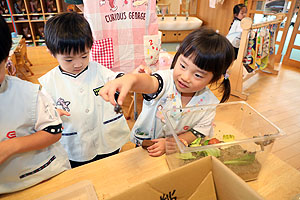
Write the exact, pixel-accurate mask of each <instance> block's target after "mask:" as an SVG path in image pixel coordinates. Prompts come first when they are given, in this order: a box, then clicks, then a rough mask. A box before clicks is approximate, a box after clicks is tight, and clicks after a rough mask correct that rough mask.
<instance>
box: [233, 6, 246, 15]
mask: <svg viewBox="0 0 300 200" xmlns="http://www.w3.org/2000/svg"><path fill="white" fill-rule="evenodd" d="M242 8H246V9H247V6H246V5H245V4H242V3H240V4H237V5H235V6H234V7H233V16H234V18H236V16H237V15H239V13H240V11H241V9H242Z"/></svg>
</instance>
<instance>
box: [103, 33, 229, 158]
mask: <svg viewBox="0 0 300 200" xmlns="http://www.w3.org/2000/svg"><path fill="white" fill-rule="evenodd" d="M233 58H234V50H233V47H232V45H231V44H230V42H229V41H228V40H227V39H226V38H225V37H224V36H222V35H220V34H218V33H216V32H215V31H213V30H211V29H204V28H201V29H198V30H196V31H194V32H192V33H191V34H189V35H188V36H187V37H186V38H185V39H184V41H183V43H182V44H181V46H180V48H179V49H178V52H177V53H176V55H175V57H174V60H173V62H172V65H171V69H168V70H162V71H157V72H156V73H154V74H152V75H151V76H150V75H148V74H146V73H144V74H127V75H125V76H123V77H121V78H119V79H116V80H113V81H111V82H108V83H107V84H106V85H105V86H104V87H103V88H102V89H101V90H100V95H101V96H102V97H103V98H104V100H106V101H110V102H111V103H112V104H113V105H115V104H116V103H115V101H114V93H115V91H119V92H120V95H119V99H118V103H119V104H120V105H122V103H123V100H124V98H125V96H126V94H127V93H128V91H129V90H133V91H135V92H142V93H144V94H145V95H144V102H143V109H142V112H141V114H140V116H139V118H138V119H137V121H136V123H135V125H134V127H133V129H132V132H131V141H133V142H135V143H136V144H137V145H142V146H144V145H143V142H144V140H151V142H150V146H149V147H148V148H147V150H148V152H149V155H150V156H160V155H162V154H164V153H165V138H163V137H164V135H163V128H164V125H165V124H164V119H163V116H162V109H170V108H174V107H176V108H182V107H186V106H194V105H207V104H216V103H219V100H218V99H217V98H216V97H215V96H214V94H213V93H212V92H211V91H210V90H209V88H208V87H207V85H208V84H212V83H216V82H217V81H219V80H220V78H221V77H222V76H224V78H223V80H222V82H221V85H222V87H223V88H222V89H223V97H222V99H221V102H225V101H226V100H227V99H228V98H229V95H230V82H229V80H228V75H227V74H226V71H227V69H228V67H229V66H230V64H231V63H232V61H233ZM214 115H215V114H214V113H205V115H203V116H201V122H200V123H201V124H200V123H199V124H198V125H196V127H193V128H192V129H189V131H187V130H186V129H185V133H184V134H181V135H179V138H180V139H181V141H183V142H184V143H186V144H190V143H191V142H192V141H194V140H195V139H196V138H197V137H205V136H211V133H210V130H211V122H212V120H213V118H214ZM199 117H200V116H199ZM199 119H200V118H199ZM198 121H199V120H198ZM145 143H146V142H145ZM147 143H149V141H147Z"/></svg>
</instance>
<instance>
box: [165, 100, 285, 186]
mask: <svg viewBox="0 0 300 200" xmlns="http://www.w3.org/2000/svg"><path fill="white" fill-rule="evenodd" d="M163 114H164V117H165V121H166V127H165V130H164V133H165V137H166V159H167V163H168V166H169V168H170V169H171V170H172V169H175V168H177V167H180V166H182V165H185V164H187V163H189V162H192V161H194V160H197V159H200V158H202V157H205V156H207V155H213V156H215V157H217V158H218V159H219V160H221V161H222V162H223V163H224V164H225V165H226V166H227V167H229V168H230V169H231V170H232V171H234V172H235V173H236V174H237V175H239V176H240V177H241V178H242V179H243V180H245V181H251V180H255V179H257V177H258V175H259V172H260V170H261V168H262V167H263V165H264V161H265V160H266V158H267V156H268V154H269V153H270V152H271V149H272V146H273V144H274V141H275V139H277V138H279V137H280V136H283V135H284V133H283V132H282V131H281V130H280V129H279V128H278V127H277V126H275V125H274V124H273V123H272V122H270V121H269V120H267V119H266V118H265V117H263V116H262V115H261V114H260V113H258V112H257V111H256V110H254V109H253V108H252V107H251V106H249V105H248V104H247V103H246V102H242V101H239V102H229V103H221V104H216V105H206V106H194V107H186V108H182V109H172V110H165V111H164V113H163ZM196 125H197V126H196ZM194 127H195V129H196V130H199V127H200V130H203V131H204V132H206V134H209V138H216V139H218V140H219V141H220V143H217V144H209V145H207V144H206V145H204V144H203V141H204V139H203V140H202V141H201V142H200V144H201V146H197V144H196V146H186V145H185V144H184V142H182V140H180V139H179V137H178V135H180V134H182V133H184V132H186V131H190V129H191V128H194ZM196 127H198V128H196ZM206 143H207V142H206Z"/></svg>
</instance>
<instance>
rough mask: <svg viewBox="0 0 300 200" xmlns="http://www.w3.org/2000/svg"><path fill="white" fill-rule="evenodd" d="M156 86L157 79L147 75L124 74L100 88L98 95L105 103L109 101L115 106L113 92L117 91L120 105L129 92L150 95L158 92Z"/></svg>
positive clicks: (157, 84)
mask: <svg viewBox="0 0 300 200" xmlns="http://www.w3.org/2000/svg"><path fill="white" fill-rule="evenodd" d="M158 86H159V83H158V80H157V78H155V77H153V76H150V75H149V74H145V73H141V74H126V75H124V76H122V77H120V78H117V79H115V80H112V81H110V82H108V83H106V84H105V85H104V87H103V88H101V90H100V92H99V94H100V95H101V96H102V98H103V99H104V100H105V101H109V102H110V103H111V104H112V105H115V104H116V103H115V99H114V96H115V92H116V91H119V92H120V94H119V98H118V103H119V104H120V105H122V104H123V101H124V99H125V97H126V95H127V93H128V92H129V91H133V92H138V93H145V94H151V93H155V92H156V91H157V90H158Z"/></svg>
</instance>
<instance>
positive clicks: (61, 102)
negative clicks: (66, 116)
mask: <svg viewBox="0 0 300 200" xmlns="http://www.w3.org/2000/svg"><path fill="white" fill-rule="evenodd" d="M70 104H71V102H70V101H65V100H64V99H63V98H59V99H58V100H57V102H56V105H57V106H62V108H63V109H64V110H65V111H67V112H70V108H69V105H70Z"/></svg>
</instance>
